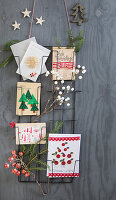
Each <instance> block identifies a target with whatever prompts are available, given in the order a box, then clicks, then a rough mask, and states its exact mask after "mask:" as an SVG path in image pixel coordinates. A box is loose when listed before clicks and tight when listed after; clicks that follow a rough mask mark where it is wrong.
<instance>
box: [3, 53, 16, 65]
mask: <svg viewBox="0 0 116 200" xmlns="http://www.w3.org/2000/svg"><path fill="white" fill-rule="evenodd" d="M12 60H14V56H13V54H10V56H8V58H6V59H5V60H4V61H3V62H1V63H0V67H3V68H5V67H6V66H7V65H8V64H9V63H10V62H11V61H12Z"/></svg>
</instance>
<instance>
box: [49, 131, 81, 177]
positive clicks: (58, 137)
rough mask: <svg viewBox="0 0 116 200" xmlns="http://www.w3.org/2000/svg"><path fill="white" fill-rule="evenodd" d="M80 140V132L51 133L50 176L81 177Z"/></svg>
mask: <svg viewBox="0 0 116 200" xmlns="http://www.w3.org/2000/svg"><path fill="white" fill-rule="evenodd" d="M80 141H81V135H80V134H49V139H48V158H47V160H48V161H47V164H48V165H49V168H48V169H47V176H48V177H50V178H53V177H54V178H57V177H79V156H80Z"/></svg>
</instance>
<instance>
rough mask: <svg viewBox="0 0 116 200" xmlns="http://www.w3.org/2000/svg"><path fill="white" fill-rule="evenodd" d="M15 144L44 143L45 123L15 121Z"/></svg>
mask: <svg viewBox="0 0 116 200" xmlns="http://www.w3.org/2000/svg"><path fill="white" fill-rule="evenodd" d="M15 132H16V144H35V143H37V142H38V143H40V144H45V143H46V140H44V138H45V136H46V123H16V125H15Z"/></svg>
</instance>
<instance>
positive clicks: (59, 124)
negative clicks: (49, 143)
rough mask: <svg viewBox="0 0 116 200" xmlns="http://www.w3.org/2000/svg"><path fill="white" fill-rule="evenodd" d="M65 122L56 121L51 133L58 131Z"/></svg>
mask: <svg viewBox="0 0 116 200" xmlns="http://www.w3.org/2000/svg"><path fill="white" fill-rule="evenodd" d="M63 124H64V122H62V121H61V122H58V121H56V122H55V124H54V129H53V130H52V131H51V133H58V132H59V130H60V128H61V127H62V126H63Z"/></svg>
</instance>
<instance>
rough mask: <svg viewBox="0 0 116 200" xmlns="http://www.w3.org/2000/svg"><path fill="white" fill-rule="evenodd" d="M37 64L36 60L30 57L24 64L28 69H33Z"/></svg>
mask: <svg viewBox="0 0 116 200" xmlns="http://www.w3.org/2000/svg"><path fill="white" fill-rule="evenodd" d="M38 63H39V61H38V58H36V57H34V56H30V57H28V58H27V59H26V60H25V64H26V65H27V66H28V67H29V68H35V67H36V66H37V64H38Z"/></svg>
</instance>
